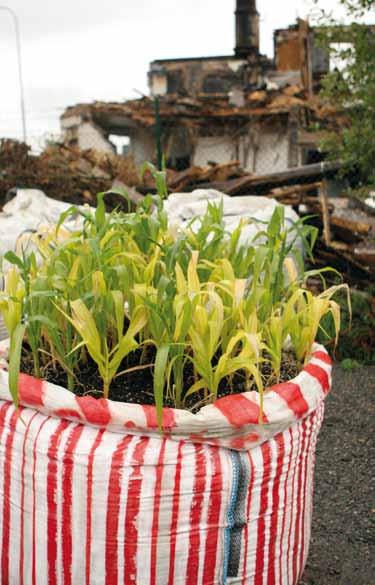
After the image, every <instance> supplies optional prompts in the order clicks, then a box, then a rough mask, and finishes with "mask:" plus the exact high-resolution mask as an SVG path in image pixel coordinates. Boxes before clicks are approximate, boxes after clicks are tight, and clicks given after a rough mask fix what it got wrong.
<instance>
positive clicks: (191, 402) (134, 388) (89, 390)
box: [21, 347, 300, 412]
mask: <svg viewBox="0 0 375 585" xmlns="http://www.w3.org/2000/svg"><path fill="white" fill-rule="evenodd" d="M154 361H155V351H154V349H152V348H147V354H146V355H143V359H142V354H141V351H137V352H134V353H133V354H132V355H131V356H128V358H126V360H124V361H123V363H122V364H121V366H120V368H119V373H120V374H121V375H118V376H117V377H116V378H114V379H113V381H112V383H111V386H110V391H109V398H110V399H111V400H116V401H118V402H130V403H133V404H150V405H152V404H155V401H154V393H153V381H154V380H153V373H154V369H153V364H154ZM142 364H143V365H142ZM21 371H22V372H24V373H27V374H34V372H33V361H32V355H31V352H30V350H29V348H27V347H24V348H23V350H22V357H21ZM124 371H125V372H126V373H124V374H122V372H124ZM299 371H300V367H299V364H298V363H297V361H296V358H295V356H294V355H293V354H292V353H290V352H284V355H283V359H282V364H281V372H280V379H279V380H276V379H275V378H274V377H273V376H272V372H271V367H270V364H269V362H268V361H265V362H264V363H262V365H261V372H262V379H263V383H264V387H265V388H267V387H269V386H271V385H272V384H275V383H276V382H278V381H279V382H285V381H288V380H291V379H292V378H294V377H295V376H296V375H297V374H298V372H299ZM184 372H185V379H184V392H186V391H187V390H188V389H189V388H190V386H192V384H193V383H194V372H193V368H192V366H191V364H190V363H187V365H186V366H185V370H184ZM41 373H42V377H43V379H45V380H47V381H48V382H53V383H54V384H58V385H60V386H63V387H65V388H66V387H67V376H66V373H65V372H64V370H63V369H62V367H61V366H60V365H59V364H58V363H57V362H55V363H53V364H51V363H50V364H48V365H46V366H45V367H42V372H41ZM102 385H103V384H102V381H101V378H100V375H99V372H98V369H97V366H96V364H95V362H93V361H92V360H91V358H90V357H89V358H88V360H87V364H86V365H83V366H81V367H80V370H79V372H78V373H77V379H76V384H75V389H74V392H75V394H77V395H78V396H93V397H95V398H102V397H103V392H102ZM248 390H256V386H255V384H254V383H253V382H252V379H251V380H250V382H248V381H247V378H246V373H245V371H239V372H238V373H236V374H235V375H234V376H233V377H232V378H231V379H229V378H226V379H223V380H222V382H221V384H220V387H219V392H218V398H222V397H223V396H227V395H228V394H239V393H241V392H246V391H248ZM206 404H207V399H206V398H205V395H204V392H203V391H202V392H198V393H196V394H193V395H191V396H189V397H188V398H187V399H186V404H185V408H186V409H188V410H191V411H192V412H198V410H199V409H200V408H201V407H202V406H205V405H206ZM164 406H170V407H173V406H174V404H173V401H172V399H171V398H168V397H166V399H165V400H164Z"/></svg>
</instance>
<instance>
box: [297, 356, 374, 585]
mask: <svg viewBox="0 0 375 585" xmlns="http://www.w3.org/2000/svg"><path fill="white" fill-rule="evenodd" d="M374 415H375V366H374V367H363V368H360V369H356V370H353V371H351V372H345V371H343V370H342V369H341V367H340V366H336V367H335V370H334V379H333V389H332V392H331V394H330V396H329V397H328V398H327V403H326V418H325V421H324V423H323V428H322V430H321V434H320V437H319V441H318V447H317V455H316V469H315V496H314V515H313V526H312V541H311V546H310V555H309V559H308V562H307V567H306V570H305V573H304V576H303V579H302V582H301V583H300V585H375V422H374V421H375V416H374Z"/></svg>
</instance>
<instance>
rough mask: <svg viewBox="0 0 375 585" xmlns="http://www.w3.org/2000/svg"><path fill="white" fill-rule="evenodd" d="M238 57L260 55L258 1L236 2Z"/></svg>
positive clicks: (240, 0) (242, 0)
mask: <svg viewBox="0 0 375 585" xmlns="http://www.w3.org/2000/svg"><path fill="white" fill-rule="evenodd" d="M235 15H236V48H235V54H236V57H240V58H246V57H248V56H249V55H251V54H258V53H259V13H258V11H257V8H256V0H236V12H235Z"/></svg>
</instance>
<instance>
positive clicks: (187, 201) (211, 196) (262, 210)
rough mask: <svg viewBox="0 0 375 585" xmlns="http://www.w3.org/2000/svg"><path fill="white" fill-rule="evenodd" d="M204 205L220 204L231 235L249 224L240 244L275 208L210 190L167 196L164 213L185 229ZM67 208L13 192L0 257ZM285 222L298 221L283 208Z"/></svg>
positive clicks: (34, 193) (270, 202)
mask: <svg viewBox="0 0 375 585" xmlns="http://www.w3.org/2000/svg"><path fill="white" fill-rule="evenodd" d="M208 201H210V202H212V203H216V204H219V203H220V202H221V201H223V206H224V224H225V227H226V229H227V230H228V232H231V231H233V230H234V229H235V228H236V227H237V226H238V223H239V221H240V220H241V219H251V220H252V222H251V223H250V224H249V225H247V226H246V227H245V228H244V230H243V234H242V237H241V243H245V242H246V241H250V240H252V239H253V238H254V236H255V235H256V234H257V233H258V232H259V231H260V230H262V229H264V225H265V223H267V222H269V220H270V219H271V216H272V213H273V210H274V209H275V207H276V205H278V203H277V202H276V201H275V200H274V199H269V198H268V197H260V196H248V197H228V195H224V194H223V193H220V192H219V191H215V190H213V189H197V190H195V191H193V192H192V193H174V194H171V195H170V196H169V198H168V200H167V201H166V202H165V209H166V212H167V214H168V217H169V221H170V223H171V224H174V225H177V226H179V227H184V226H186V224H187V223H189V222H190V221H191V220H192V219H193V218H195V217H199V216H200V215H202V214H204V213H205V211H206V209H207V204H208ZM69 207H70V203H64V202H62V201H56V200H55V199H51V198H50V197H47V196H46V195H45V194H44V193H43V192H42V191H39V190H37V189H17V194H16V196H15V197H14V198H13V199H12V200H11V201H9V202H8V203H7V204H6V205H4V207H3V211H2V212H0V254H4V253H5V252H7V251H8V250H15V249H16V244H17V240H18V238H19V236H20V235H21V234H22V233H24V232H27V231H32V230H37V229H38V228H40V227H41V226H50V225H53V224H55V223H57V222H58V220H59V217H60V214H61V213H63V212H64V211H66V209H68V208H69ZM285 218H286V223H287V225H288V226H289V227H291V226H292V225H293V223H295V222H296V221H297V220H298V215H297V214H296V213H295V212H294V211H293V209H292V208H291V207H289V206H285ZM65 225H66V226H67V227H69V225H71V226H72V227H73V226H74V227H77V225H78V224H77V222H76V221H75V220H73V222H72V221H71V220H70V222H68V223H66V224H65ZM298 242H299V245H300V246H301V243H300V241H299V240H298Z"/></svg>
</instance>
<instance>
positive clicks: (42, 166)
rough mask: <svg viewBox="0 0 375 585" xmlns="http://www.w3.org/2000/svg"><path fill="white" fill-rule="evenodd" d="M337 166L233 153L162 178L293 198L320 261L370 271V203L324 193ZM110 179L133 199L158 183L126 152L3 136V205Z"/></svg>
mask: <svg viewBox="0 0 375 585" xmlns="http://www.w3.org/2000/svg"><path fill="white" fill-rule="evenodd" d="M338 168H340V164H338V163H318V164H313V165H308V166H305V167H297V168H291V169H287V170H286V171H282V172H278V173H271V174H267V175H261V176H260V175H254V174H251V173H249V172H246V171H244V170H243V169H241V168H240V165H239V162H238V161H230V162H228V163H224V164H211V165H209V166H207V167H199V166H193V167H190V168H188V169H186V170H183V171H175V170H172V169H167V185H168V190H169V192H170V193H178V192H185V193H190V192H191V191H193V190H194V189H197V188H200V189H215V190H217V191H221V192H222V193H225V194H226V195H230V196H239V197H240V196H246V195H263V196H266V197H269V198H272V199H276V200H277V201H279V202H280V203H283V204H285V205H290V206H291V207H292V208H293V209H294V210H295V211H296V212H298V213H299V214H300V215H309V216H313V218H312V219H310V220H309V221H312V222H313V223H315V224H316V225H317V226H318V227H319V228H320V234H321V237H320V238H319V241H318V243H317V247H316V261H317V263H318V265H322V266H325V265H331V266H337V267H338V268H339V269H340V270H342V271H345V272H347V273H348V272H349V273H353V274H354V277H353V278H354V280H356V279H358V278H365V279H371V278H373V277H374V275H375V270H374V267H375V215H374V209H373V208H372V207H371V206H369V205H366V204H365V203H364V202H363V201H362V200H356V199H353V198H349V197H346V196H345V195H344V194H343V196H342V197H329V196H328V195H327V193H328V190H327V178H329V177H330V176H334V175H335V173H336V172H337V170H338ZM114 186H116V187H119V186H120V187H124V188H126V189H127V191H128V194H129V196H130V199H131V200H132V201H133V202H134V203H136V202H137V201H139V200H140V199H141V198H142V195H144V194H146V193H149V192H154V191H155V189H156V185H155V180H154V178H153V176H152V173H151V172H150V170H146V171H145V172H143V173H141V172H140V171H139V169H137V168H136V165H135V163H134V161H133V159H132V158H131V157H123V156H117V155H115V154H107V153H100V152H97V151H95V150H92V149H90V150H84V151H82V150H79V149H78V148H76V147H71V146H66V145H51V146H48V147H47V148H46V149H45V150H44V152H42V154H40V155H39V156H34V155H32V154H31V153H30V151H29V148H28V146H27V145H25V144H22V143H19V142H15V141H11V140H3V141H1V142H0V210H1V207H2V205H4V203H5V202H6V198H7V194H8V195H9V191H10V190H12V189H14V188H34V189H41V190H42V191H43V192H44V193H45V194H46V195H47V196H49V197H52V198H54V199H57V200H59V201H65V202H71V203H75V204H83V203H88V204H90V205H93V206H95V203H96V193H98V192H100V191H109V190H111V188H113V187H114ZM107 203H108V204H109V208H113V207H115V206H118V205H124V200H123V199H122V198H121V197H120V196H118V195H116V194H111V196H110V197H109V198H108V199H107ZM125 205H126V207H127V205H128V204H127V203H125ZM358 275H359V276H358Z"/></svg>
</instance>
